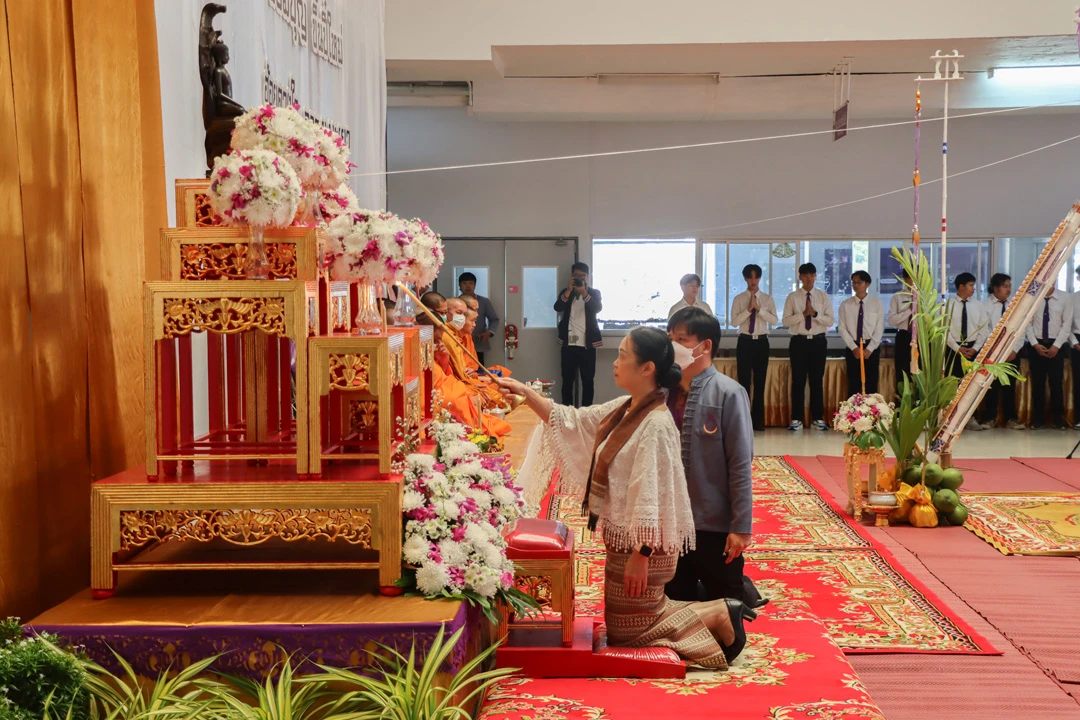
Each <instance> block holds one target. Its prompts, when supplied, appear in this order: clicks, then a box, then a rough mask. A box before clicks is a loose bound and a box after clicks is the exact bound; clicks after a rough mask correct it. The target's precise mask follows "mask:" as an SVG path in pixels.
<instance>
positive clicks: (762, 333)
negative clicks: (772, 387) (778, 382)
mask: <svg viewBox="0 0 1080 720" xmlns="http://www.w3.org/2000/svg"><path fill="white" fill-rule="evenodd" d="M742 276H743V279H744V280H746V292H741V293H739V294H738V295H736V296H735V298H734V299H733V300H732V301H731V325H732V326H733V327H737V328H739V340H738V343H737V344H736V345H735V363H736V367H737V368H738V374H739V384H740V385H742V386H743V388H745V389H746V394H747V395H748V396H749V397H750V398H751V403H750V419H751V420H752V421H753V423H754V430H764V429H765V377H766V376H767V375H768V372H769V325H770V324H771V323H775V322H776V321H777V320H778V319H779V318H777V316H776V303H775V302H773V299H772V298H771V297H769V296H768V295H767V294H765V293H763V292H761V291H760V290H759V289H758V286H759V285H760V283H761V267H760V266H759V265H747V266H746V267H744V268H743V271H742ZM751 384H753V391H751Z"/></svg>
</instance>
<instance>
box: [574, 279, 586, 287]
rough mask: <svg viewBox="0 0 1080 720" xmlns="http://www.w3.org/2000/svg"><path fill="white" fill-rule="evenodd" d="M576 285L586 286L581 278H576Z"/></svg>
mask: <svg viewBox="0 0 1080 720" xmlns="http://www.w3.org/2000/svg"><path fill="white" fill-rule="evenodd" d="M574 287H585V281H584V280H582V279H581V278H574Z"/></svg>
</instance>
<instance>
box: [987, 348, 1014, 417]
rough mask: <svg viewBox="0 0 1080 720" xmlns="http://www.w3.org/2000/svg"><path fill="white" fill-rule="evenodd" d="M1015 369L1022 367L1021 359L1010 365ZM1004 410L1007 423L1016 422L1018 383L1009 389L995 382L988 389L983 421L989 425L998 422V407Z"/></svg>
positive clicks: (1011, 385)
mask: <svg viewBox="0 0 1080 720" xmlns="http://www.w3.org/2000/svg"><path fill="white" fill-rule="evenodd" d="M1009 364H1010V365H1012V366H1013V367H1019V366H1020V358H1019V357H1017V358H1016V359H1015V360H1013V361H1012V362H1010V363H1009ZM999 405H1000V407H1001V409H1002V414H1003V415H1004V416H1005V422H1009V421H1010V420H1012V421H1014V422H1015V421H1016V381H1015V380H1014V381H1013V382H1012V383H1011V384H1010V385H1009V386H1008V387H1006V386H1004V385H1002V384H1001V383H1000V382H998V381H997V380H995V381H994V382H993V383H992V384H991V385H990V387H988V388H986V398H985V399H984V400H983V421H984V422H988V423H994V422H997V417H998V406H999Z"/></svg>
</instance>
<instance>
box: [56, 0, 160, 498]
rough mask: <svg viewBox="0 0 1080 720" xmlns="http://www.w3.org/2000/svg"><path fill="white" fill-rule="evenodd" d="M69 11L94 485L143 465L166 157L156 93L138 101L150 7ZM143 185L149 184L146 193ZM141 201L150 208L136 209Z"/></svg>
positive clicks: (82, 5) (83, 2)
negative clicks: (147, 319) (147, 308)
mask: <svg viewBox="0 0 1080 720" xmlns="http://www.w3.org/2000/svg"><path fill="white" fill-rule="evenodd" d="M138 5H142V6H144V8H143V9H144V10H145V8H146V6H149V12H148V13H147V12H145V11H144V12H142V17H143V18H144V21H145V18H146V17H147V15H148V17H149V24H150V33H149V35H148V36H147V37H146V38H144V34H145V33H144V31H143V29H142V28H140V22H139V19H140V13H139V8H138V7H137V6H138ZM71 7H72V24H73V29H74V39H75V65H76V67H77V69H78V83H77V97H78V104H79V108H80V113H79V146H80V152H81V157H82V163H81V166H82V187H83V258H84V261H85V263H86V267H85V273H86V274H85V281H86V303H87V314H88V319H89V346H88V371H89V398H90V407H89V427H90V469H91V473H92V475H93V477H94V478H95V479H97V478H102V477H108V476H109V475H113V474H115V473H118V472H120V471H122V470H124V469H126V468H128V467H131V466H133V465H138V464H139V463H140V461H141V460H142V454H141V450H142V448H143V447H144V441H143V437H144V428H145V415H144V410H143V408H144V403H143V386H142V369H143V358H142V356H143V348H142V343H143V334H142V284H143V281H144V280H145V279H146V276H145V273H146V266H147V262H146V251H145V249H146V248H147V247H154V248H156V245H157V238H158V230H159V229H160V228H161V227H164V226H165V225H166V224H167V218H166V205H165V187H164V172H163V170H164V153H163V150H162V145H161V102H160V96H159V93H157V92H154V94H153V97H150V98H143V97H141V91H142V90H143V89H145V88H146V84H144V82H143V78H142V75H143V74H144V73H143V72H142V69H143V68H144V67H146V66H151V67H152V71H153V72H152V74H153V76H154V82H153V83H151V85H152V86H153V87H154V88H156V87H157V53H156V47H157V40H156V34H155V31H154V30H153V5H152V3H149V2H147V1H146V0H114V2H113V3H112V4H111V5H110V9H109V12H107V13H103V12H101V4H100V2H96V0H73V2H72V6H71ZM147 38H148V39H149V43H146V42H145V40H146V39H147ZM147 44H149V46H150V47H151V48H152V49H153V53H152V57H150V58H149V59H148V61H147V62H146V63H144V62H142V61H141V58H140V47H145V46H146V45H147ZM84 108H102V109H103V110H104V111H103V112H85V111H82V110H83V109H84ZM144 114H146V115H148V116H149V117H148V118H147V122H146V123H145V124H144ZM147 125H148V126H149V128H150V129H149V130H147V129H146V126H147ZM155 128H156V131H155ZM152 138H156V141H157V142H156V144H155V143H154V142H153V140H152ZM148 141H149V142H148ZM155 149H156V150H157V153H155ZM144 168H146V169H147V172H144ZM155 168H160V169H161V172H159V173H157V174H155V173H154V172H153V171H154V169H155ZM155 178H156V179H157V180H158V181H159V183H160V184H158V183H156V182H154V180H155ZM148 182H150V183H151V184H152V185H153V186H152V187H149V188H148V187H146V184H147V183H148ZM144 197H146V198H150V197H153V198H155V199H157V200H158V202H150V203H147V202H141V199H142V198H144ZM154 256H155V257H156V251H155V253H154Z"/></svg>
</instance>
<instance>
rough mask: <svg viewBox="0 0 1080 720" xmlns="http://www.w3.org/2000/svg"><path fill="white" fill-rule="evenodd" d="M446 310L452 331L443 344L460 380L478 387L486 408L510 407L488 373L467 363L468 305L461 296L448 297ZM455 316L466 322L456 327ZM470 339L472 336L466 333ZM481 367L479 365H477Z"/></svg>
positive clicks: (445, 336)
mask: <svg viewBox="0 0 1080 720" xmlns="http://www.w3.org/2000/svg"><path fill="white" fill-rule="evenodd" d="M446 311H447V314H448V317H449V318H450V320H449V322H448V325H449V327H450V330H451V331H450V332H447V333H446V334H444V336H443V344H444V345H446V352H447V354H448V355H449V361H450V368H451V370H452V371H453V373H454V375H455V376H456V377H457V379H458V380H461V381H462V382H464V383H467V384H468V385H471V386H472V387H474V388H476V391H477V392H478V393H479V394H480V396H481V397H482V398H483V402H484V407H485V408H489V409H490V408H503V409H506V408H507V407H508V405H507V403H506V399H505V398H503V396H502V393H501V392H499V389H498V387H496V386H495V385H494V384H492V382H491V380H490V379H489V378H488V377H487V376H486V375H482V376H481V375H477V374H476V370H472V371H471V372H470V370H469V367H468V365H467V364H466V363H467V360H468V359H469V357H468V355H467V354H466V352H465V347H466V345H465V341H464V340H463V339H462V336H461V333H462V332H464V329H465V327H466V324H464V323H467V322H468V318H467V315H468V306H467V305H466V304H465V302H464V301H463V300H461V299H460V298H448V299H447V300H446ZM455 316H460V317H461V318H463V319H464V323H463V324H462V325H461V327H459V328H455V327H454V318H455ZM465 337H468V338H469V339H470V340H471V339H472V337H471V336H469V335H468V334H466V335H465ZM476 369H479V365H477V366H476Z"/></svg>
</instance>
